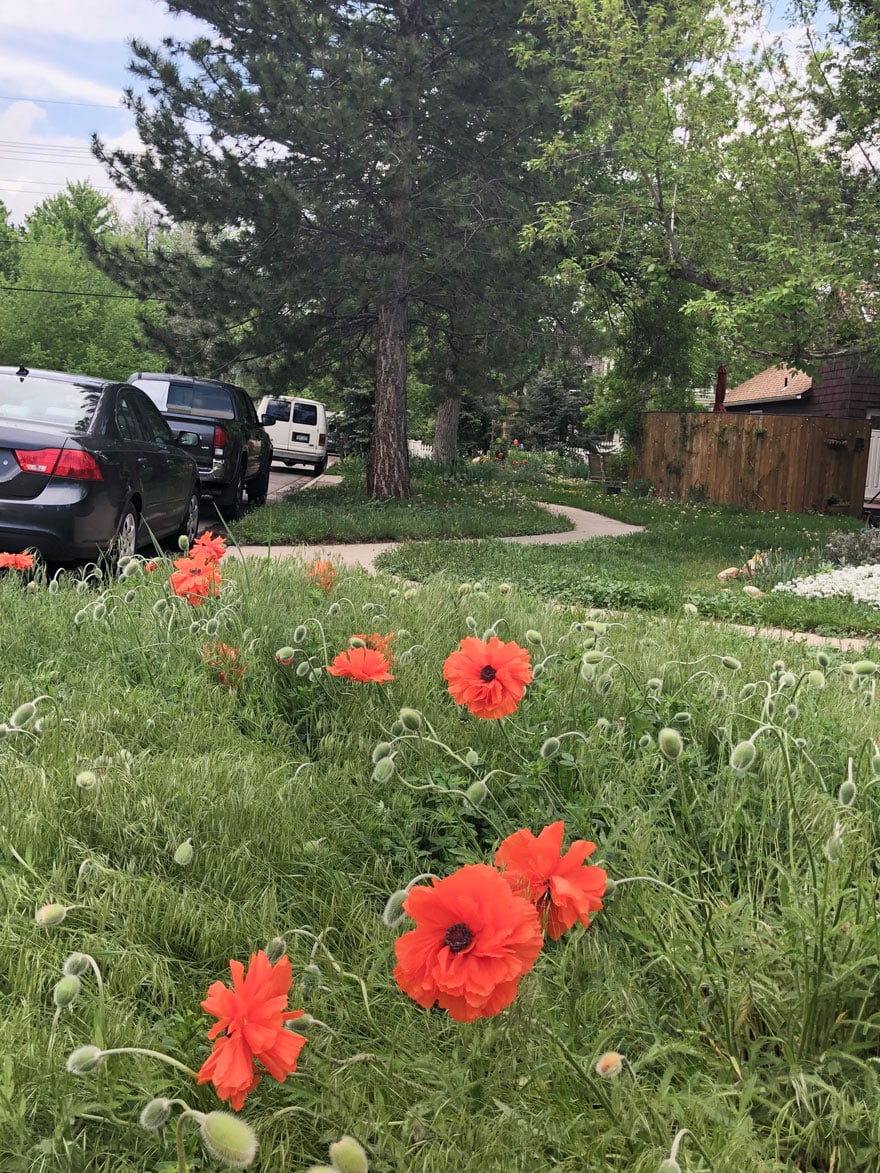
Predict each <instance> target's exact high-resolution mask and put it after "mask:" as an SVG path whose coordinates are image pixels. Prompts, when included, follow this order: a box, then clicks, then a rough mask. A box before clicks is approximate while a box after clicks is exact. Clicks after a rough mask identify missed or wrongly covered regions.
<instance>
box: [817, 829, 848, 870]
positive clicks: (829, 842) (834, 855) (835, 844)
mask: <svg viewBox="0 0 880 1173" xmlns="http://www.w3.org/2000/svg"><path fill="white" fill-rule="evenodd" d="M822 850H823V852H824V853H825V858H826V859H827V860H828V862H829V863H837V862H838V861H839V860H840V859H841V857H842V856H843V828H842V827H841V825H840V823H835V824H834V830H833V831H832V832H831V834H830V835H829V837H828V838H827V839H826V841H825V846H824V847H823V849H822Z"/></svg>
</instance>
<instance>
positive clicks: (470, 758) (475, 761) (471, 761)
mask: <svg viewBox="0 0 880 1173" xmlns="http://www.w3.org/2000/svg"><path fill="white" fill-rule="evenodd" d="M464 760H465V761H466V762H467V764H468V765H469V766H478V765H479V764H480V755H479V754H478V753H477V751H476V750H475V749H469V750H468V751H467V753H466V754H465V755H464Z"/></svg>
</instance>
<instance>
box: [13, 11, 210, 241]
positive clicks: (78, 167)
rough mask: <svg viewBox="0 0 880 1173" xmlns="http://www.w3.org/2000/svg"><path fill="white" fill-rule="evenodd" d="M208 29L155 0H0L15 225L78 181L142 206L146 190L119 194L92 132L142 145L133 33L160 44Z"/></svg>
mask: <svg viewBox="0 0 880 1173" xmlns="http://www.w3.org/2000/svg"><path fill="white" fill-rule="evenodd" d="M202 27H204V26H200V25H198V24H197V22H196V21H194V20H192V19H190V18H185V19H184V18H178V17H174V16H172V15H170V14H169V12H168V10H167V8H166V6H165V5H164V4H163V3H158V2H156V0H0V201H2V202H3V203H4V204H5V205H6V208H7V209H8V210H9V213H10V220H11V221H12V222H13V223H15V224H20V223H21V222H22V221H23V220H24V218H25V216H26V215H27V214H28V213H29V212H30V211H32V210H33V208H34V207H35V206H36V205H37V204H38V203H40V202H41V201H42V200H44V199H45V198H46V196H49V195H56V194H57V193H58V192H61V191H63V190H64V188H65V187H66V185H67V182H68V181H69V180H70V181H77V180H84V179H87V180H88V181H89V182H90V183H91V184H92V185H93V186H94V187H97V188H99V189H105V190H106V191H107V192H108V194H114V198H115V199H116V201H117V205H118V207H119V210H120V213H122V214H123V215H128V214H130V213H132V212H133V211H134V210H135V207H136V204H137V203H138V200H137V197H132V196H127V195H125V193H114V189H113V187H112V185H111V183H110V181H109V179H108V178H107V174H106V172H105V171H104V168H103V167H102V166H101V165H100V164H99V163H98V162H97V160H96V159H95V158H94V157H93V156H92V154H91V150H90V146H89V142H90V138H91V135H92V133H93V132H95V131H97V133H98V134H99V135H100V137H101V138H102V139H103V140H104V141H105V142H107V143H108V144H109V145H110V146H122V147H136V146H137V143H138V138H137V133H136V131H135V128H134V118H133V117H132V115H131V113H130V112H129V111H128V110H126V109H125V108H124V107H123V105H122V101H121V97H122V91H123V88H124V87H125V86H127V85H130V84H132V81H133V79H132V77H131V75H130V74H129V73H128V70H127V65H128V62H129V60H130V51H129V47H128V46H129V41H130V40H131V39H132V38H133V37H136V38H138V39H140V40H143V41H146V42H147V43H148V44H158V43H159V42H160V41H161V39H162V37H164V36H169V35H170V36H180V37H190V36H192V35H194V34H195V33H196V32H197V31H199V29H200V28H202Z"/></svg>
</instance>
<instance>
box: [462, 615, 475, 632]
mask: <svg viewBox="0 0 880 1173" xmlns="http://www.w3.org/2000/svg"><path fill="white" fill-rule="evenodd" d="M464 623H465V627H466V628H467V629H468V631H472V632H473V633H474V635H476V634H477V621H476V619H474V617H473V615H466V616H465V620H464Z"/></svg>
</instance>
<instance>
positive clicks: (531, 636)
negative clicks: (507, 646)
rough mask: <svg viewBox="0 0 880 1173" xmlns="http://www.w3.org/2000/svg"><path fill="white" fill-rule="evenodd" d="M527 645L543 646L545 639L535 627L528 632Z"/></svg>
mask: <svg viewBox="0 0 880 1173" xmlns="http://www.w3.org/2000/svg"><path fill="white" fill-rule="evenodd" d="M526 643H530V644H536V645H538V646H543V643H544V637H543V635H541V633H540V631H535V629H534V627H530V628H529V630H528V631H527V632H526Z"/></svg>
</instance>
